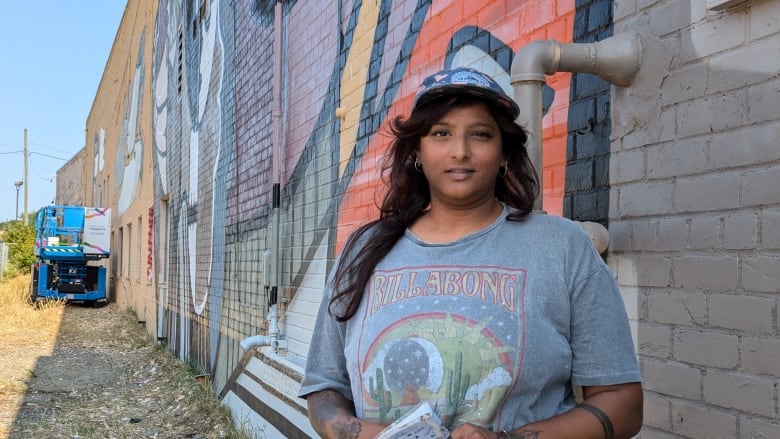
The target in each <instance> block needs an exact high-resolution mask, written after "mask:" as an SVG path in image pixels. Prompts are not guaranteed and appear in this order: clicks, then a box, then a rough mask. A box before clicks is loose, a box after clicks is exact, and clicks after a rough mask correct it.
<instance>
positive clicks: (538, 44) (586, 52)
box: [510, 33, 642, 252]
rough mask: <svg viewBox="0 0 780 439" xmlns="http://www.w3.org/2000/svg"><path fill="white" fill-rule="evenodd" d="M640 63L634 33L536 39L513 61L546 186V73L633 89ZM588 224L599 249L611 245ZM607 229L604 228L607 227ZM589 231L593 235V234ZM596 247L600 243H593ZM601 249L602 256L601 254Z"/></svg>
mask: <svg viewBox="0 0 780 439" xmlns="http://www.w3.org/2000/svg"><path fill="white" fill-rule="evenodd" d="M641 62H642V41H641V40H640V38H639V36H638V35H637V34H634V33H627V34H618V35H614V36H612V37H609V38H607V39H605V40H603V41H599V42H596V43H587V44H583V43H564V44H561V43H559V42H557V41H555V40H539V41H532V42H530V43H528V44H526V45H525V46H523V47H522V48H521V49H520V50H519V51H518V52H517V54H516V55H515V58H514V60H513V61H512V70H511V79H510V82H511V84H512V87H513V89H514V98H515V100H516V101H517V103H518V105H520V115H519V116H518V118H517V123H518V124H519V125H521V126H523V127H525V129H526V131H528V155H529V157H530V159H531V163H533V165H534V168H535V169H536V171H537V173H538V174H539V186H540V188H542V187H543V179H542V177H543V171H544V168H543V161H542V156H543V154H542V85H543V84H544V83H545V82H546V77H547V75H552V74H554V73H556V72H574V73H591V74H594V75H596V76H598V77H600V78H602V79H604V80H605V81H608V82H609V83H611V84H614V85H617V86H621V87H626V86H628V85H631V83H632V82H633V80H634V78H635V77H636V74H637V72H639V66H640V64H641ZM542 198H543V197H542V196H541V195H540V196H539V198H538V199H537V200H536V204H535V206H534V207H535V208H536V210H539V211H543V210H544V205H543V202H542ZM594 227H595V226H589V227H588V229H586V231H588V230H590V231H591V232H589V233H588V235H589V236H590V237H591V240H594V241H598V245H597V249H599V247H600V246H602V245H603V250H606V245H607V244H608V241H609V239H608V236H609V235H608V234H607V235H606V236H607V242H606V243H604V242H603V241H604V240H603V233H601V231H595V230H594ZM605 230H606V229H605ZM591 233H595V235H592V234H591ZM594 244H596V242H594ZM603 250H601V249H599V252H603Z"/></svg>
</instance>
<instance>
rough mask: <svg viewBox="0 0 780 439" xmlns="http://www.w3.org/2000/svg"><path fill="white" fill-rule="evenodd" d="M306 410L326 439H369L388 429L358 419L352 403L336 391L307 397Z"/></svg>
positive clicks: (322, 392) (315, 428)
mask: <svg viewBox="0 0 780 439" xmlns="http://www.w3.org/2000/svg"><path fill="white" fill-rule="evenodd" d="M306 408H307V410H308V412H309V421H310V422H311V425H312V427H314V430H315V431H316V432H317V433H318V434H319V435H320V436H322V437H323V438H326V439H327V438H333V439H336V438H338V439H363V438H366V439H368V438H373V437H375V436H376V435H377V434H379V432H380V431H382V429H384V428H385V427H386V425H382V424H379V423H377V422H370V421H363V420H360V419H358V418H357V417H356V416H355V406H354V404H353V403H352V401H350V400H349V399H347V398H346V397H345V396H344V395H342V394H341V393H339V392H336V391H334V390H323V391H320V392H314V393H311V394H309V395H307V396H306Z"/></svg>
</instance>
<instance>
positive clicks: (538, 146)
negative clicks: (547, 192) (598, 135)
mask: <svg viewBox="0 0 780 439" xmlns="http://www.w3.org/2000/svg"><path fill="white" fill-rule="evenodd" d="M512 85H513V86H514V94H515V101H517V102H523V107H522V109H521V111H520V115H518V116H517V120H516V122H517V123H518V125H520V126H522V127H524V128H525V130H526V132H528V143H527V149H528V158H530V159H531V164H532V165H533V166H534V169H536V172H537V174H538V175H539V196H538V197H537V198H536V201H535V203H534V210H538V211H542V210H543V209H544V206H543V202H542V198H543V197H544V194H543V190H544V185H543V180H544V178H543V177H544V175H543V171H544V170H543V168H542V156H543V153H542V83H540V82H539V81H536V80H518V81H516V82H515V81H514V80H513V82H512ZM523 110H525V111H523Z"/></svg>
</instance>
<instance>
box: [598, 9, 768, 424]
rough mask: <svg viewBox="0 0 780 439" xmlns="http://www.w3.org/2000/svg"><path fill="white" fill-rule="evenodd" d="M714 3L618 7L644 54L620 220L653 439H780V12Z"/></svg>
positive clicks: (613, 252) (629, 117)
mask: <svg viewBox="0 0 780 439" xmlns="http://www.w3.org/2000/svg"><path fill="white" fill-rule="evenodd" d="M708 4H709V2H704V1H701V2H696V1H694V2H678V1H655V0H617V1H616V2H615V4H614V21H615V22H614V29H615V33H618V32H628V31H633V32H637V33H639V34H640V36H641V37H642V39H643V42H644V44H645V48H644V58H643V62H642V67H641V70H640V73H639V75H638V77H637V79H636V81H635V82H634V84H632V86H630V87H628V88H625V89H620V88H614V89H613V92H612V98H613V99H612V109H611V112H612V122H613V124H612V137H611V139H612V147H611V148H612V156H611V163H610V180H611V192H610V200H611V203H610V212H609V219H610V232H611V233H610V234H611V238H612V243H611V246H610V253H609V262H610V264H611V265H612V266H613V267H614V268H615V269H616V272H617V274H618V279H619V282H620V283H621V286H622V288H623V290H624V293H625V294H627V295H628V296H630V297H631V299H632V300H633V301H634V303H636V310H635V312H634V314H635V317H636V319H635V321H634V322H633V323H634V328H635V330H636V336H637V341H638V346H637V347H638V353H639V357H640V361H641V366H642V371H643V375H644V380H645V390H646V399H645V426H644V428H643V429H642V432H641V437H642V438H672V437H682V438H756V437H765V438H769V437H780V422H779V421H778V419H780V404H779V402H778V384H779V383H780V366H778V364H780V343H779V342H778V341H777V338H778V335H780V327H778V293H780V245H778V244H780V238H778V236H780V219H779V218H780V215H779V214H778V212H780V189H778V188H780V143H779V142H780V141H779V140H778V139H780V103H778V102H780V101H778V100H777V95H778V91H780V79H778V72H779V71H780V20H778V17H780V3H778V2H776V1H772V0H757V1H752V2H744V1H737V2H729V6H730V7H728V8H725V9H721V10H717V11H716V10H710V9H707V5H708ZM627 303H630V302H628V301H627Z"/></svg>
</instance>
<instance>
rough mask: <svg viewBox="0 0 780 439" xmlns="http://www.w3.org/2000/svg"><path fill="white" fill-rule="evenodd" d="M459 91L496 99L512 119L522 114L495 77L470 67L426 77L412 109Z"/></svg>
mask: <svg viewBox="0 0 780 439" xmlns="http://www.w3.org/2000/svg"><path fill="white" fill-rule="evenodd" d="M458 93H468V94H471V95H473V96H477V97H482V98H487V99H494V100H495V101H496V102H497V103H498V104H499V106H501V107H502V108H503V109H505V110H506V111H507V112H508V113H509V114H510V115H512V119H517V116H518V115H519V114H520V107H519V106H518V105H517V103H516V102H515V101H514V99H512V98H511V97H509V96H508V95H507V94H506V93H504V89H502V88H501V86H500V85H498V83H497V82H496V81H495V80H494V79H493V78H491V77H490V76H488V75H486V74H484V73H482V72H480V71H479V70H477V69H473V68H470V67H458V68H455V69H445V70H440V71H438V72H436V73H434V74H433V75H431V76H428V77H427V78H425V79H424V80H423V82H422V84H421V85H420V89H419V90H418V91H417V94H416V95H415V96H414V104H413V105H412V111H415V110H416V109H417V108H419V107H420V106H422V105H425V104H427V103H428V102H430V101H432V100H434V99H436V98H438V97H441V96H449V95H453V94H458Z"/></svg>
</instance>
